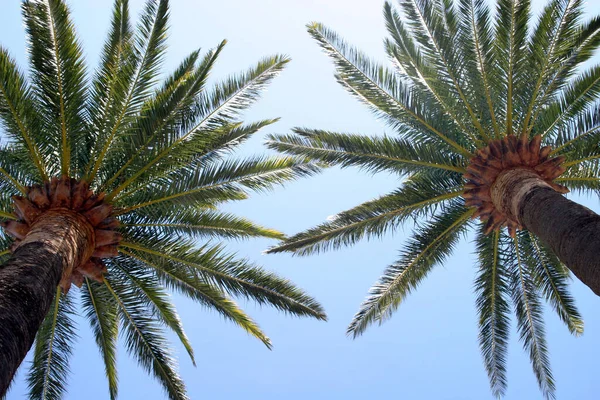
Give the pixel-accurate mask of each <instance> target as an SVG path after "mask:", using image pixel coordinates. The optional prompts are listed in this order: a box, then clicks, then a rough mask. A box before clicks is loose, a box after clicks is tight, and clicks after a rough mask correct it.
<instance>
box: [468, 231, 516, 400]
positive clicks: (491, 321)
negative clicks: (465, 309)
mask: <svg viewBox="0 0 600 400" xmlns="http://www.w3.org/2000/svg"><path fill="white" fill-rule="evenodd" d="M501 240H502V241H504V238H501V235H500V232H494V233H493V235H485V234H484V233H483V229H481V228H480V229H479V231H478V232H477V237H476V249H477V253H478V255H479V271H478V273H477V278H476V279H475V292H476V294H477V300H476V304H477V311H478V314H479V347H480V349H481V353H482V354H483V361H484V364H485V369H486V371H487V373H488V377H489V379H490V387H491V389H492V392H493V393H494V395H495V396H496V397H501V396H502V395H503V394H504V392H505V390H506V384H507V380H506V356H507V352H508V335H509V324H510V316H509V313H510V305H509V300H508V298H507V297H508V295H507V292H508V288H509V284H510V282H509V278H510V277H509V276H508V274H507V271H506V268H505V263H506V261H505V257H504V256H503V254H502V253H501V248H500V246H501Z"/></svg>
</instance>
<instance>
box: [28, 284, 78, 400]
mask: <svg viewBox="0 0 600 400" xmlns="http://www.w3.org/2000/svg"><path fill="white" fill-rule="evenodd" d="M74 313H75V309H74V304H73V303H72V300H71V298H70V296H68V295H62V294H61V290H60V288H59V289H58V290H57V293H56V295H55V297H54V301H53V305H52V307H51V308H50V311H49V312H48V315H47V316H46V318H45V319H44V322H43V323H42V325H41V326H40V329H39V330H38V333H37V335H36V338H35V347H34V349H35V350H34V355H33V363H32V364H31V367H30V370H29V374H28V376H27V384H28V386H29V398H30V399H44V400H46V399H60V398H62V397H63V396H64V394H65V393H66V391H67V387H66V383H67V382H66V381H67V377H68V376H69V372H70V371H69V370H70V368H69V359H70V357H71V354H72V353H73V342H74V339H75V338H76V337H77V335H76V333H75V323H74V321H73V314H74Z"/></svg>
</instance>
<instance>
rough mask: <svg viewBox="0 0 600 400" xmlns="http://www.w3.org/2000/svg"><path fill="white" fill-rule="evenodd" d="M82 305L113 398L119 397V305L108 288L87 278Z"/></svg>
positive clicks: (83, 289)
mask: <svg viewBox="0 0 600 400" xmlns="http://www.w3.org/2000/svg"><path fill="white" fill-rule="evenodd" d="M81 306H82V308H83V311H84V314H85V316H86V318H87V319H88V321H89V322H90V325H91V327H92V331H93V333H94V339H95V340H96V344H97V345H98V348H99V350H100V355H101V356H102V360H103V361H104V372H105V373H106V378H107V380H108V391H109V394H110V398H111V400H113V399H116V398H117V393H118V379H117V336H118V333H119V320H118V306H117V303H116V301H115V299H114V298H113V297H112V295H111V294H110V292H109V291H108V290H107V288H106V287H105V286H103V285H100V284H98V283H97V282H93V281H90V280H89V279H87V278H86V279H85V281H84V285H83V287H82V290H81Z"/></svg>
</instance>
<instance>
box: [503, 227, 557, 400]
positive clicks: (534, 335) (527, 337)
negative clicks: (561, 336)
mask: <svg viewBox="0 0 600 400" xmlns="http://www.w3.org/2000/svg"><path fill="white" fill-rule="evenodd" d="M523 234H524V233H522V234H521V235H519V236H517V237H515V238H514V240H513V246H512V247H513V248H512V249H511V250H510V258H512V260H511V261H512V264H513V265H510V268H511V269H512V271H511V284H510V286H511V295H512V300H513V304H514V306H515V314H516V316H517V328H518V330H519V336H520V338H521V341H522V342H523V347H524V348H525V350H527V351H528V352H529V358H530V360H531V365H532V367H533V372H534V373H535V377H536V378H537V381H538V384H539V386H540V389H541V391H542V393H543V395H544V397H545V398H546V399H554V398H555V397H556V396H555V393H554V392H555V386H554V378H553V377H552V371H551V369H550V360H549V358H548V347H547V343H546V337H545V330H544V321H543V310H542V305H541V303H540V299H539V295H538V290H537V287H536V284H535V279H534V277H533V274H532V271H531V270H530V269H529V268H528V267H527V265H526V264H525V263H524V260H523V257H524V254H523V249H522V248H521V247H520V242H521V240H520V236H522V235H523Z"/></svg>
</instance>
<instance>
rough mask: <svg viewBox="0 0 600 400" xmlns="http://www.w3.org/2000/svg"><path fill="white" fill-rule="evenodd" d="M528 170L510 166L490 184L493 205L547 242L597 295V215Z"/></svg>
mask: <svg viewBox="0 0 600 400" xmlns="http://www.w3.org/2000/svg"><path fill="white" fill-rule="evenodd" d="M534 175H535V174H534V173H532V172H531V171H527V170H520V171H519V170H510V171H507V172H506V173H505V174H503V175H501V176H499V177H498V179H497V182H496V183H494V186H493V187H492V198H493V200H494V204H495V205H496V207H498V208H501V209H502V210H503V211H504V213H505V214H506V215H508V216H509V217H511V218H515V219H516V220H517V221H518V222H519V223H520V224H521V225H522V226H523V228H525V229H527V230H529V231H530V232H533V233H534V234H535V235H537V236H538V237H539V238H540V239H541V240H542V242H543V243H544V244H545V245H546V246H548V247H549V248H550V249H551V250H552V251H553V252H554V254H555V255H556V256H558V258H559V259H560V260H561V261H562V262H563V263H564V264H565V265H566V266H567V268H569V269H570V270H571V271H572V272H573V273H574V274H575V276H577V278H579V280H581V281H582V282H583V283H584V284H585V285H587V286H588V287H589V288H590V289H592V291H593V292H594V293H596V295H598V296H600V215H598V214H596V213H595V212H593V211H592V210H590V209H589V208H587V207H584V206H582V205H580V204H577V203H575V202H574V201H571V200H569V199H567V198H566V197H564V196H563V195H561V194H560V193H558V192H556V191H555V190H554V189H552V188H551V187H550V186H549V185H548V184H547V183H546V182H544V181H543V180H541V179H539V178H536V177H535V176H534Z"/></svg>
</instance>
